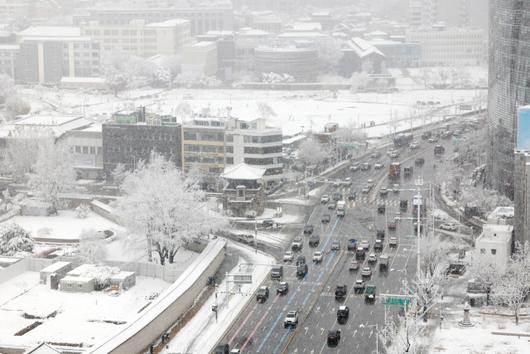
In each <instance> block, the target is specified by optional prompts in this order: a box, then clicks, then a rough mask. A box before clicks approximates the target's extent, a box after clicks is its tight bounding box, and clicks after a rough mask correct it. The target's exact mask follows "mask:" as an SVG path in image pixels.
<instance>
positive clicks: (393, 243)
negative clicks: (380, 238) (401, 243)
mask: <svg viewBox="0 0 530 354" xmlns="http://www.w3.org/2000/svg"><path fill="white" fill-rule="evenodd" d="M397 245H398V239H397V237H395V236H392V237H390V239H388V246H389V247H391V248H395V247H397Z"/></svg>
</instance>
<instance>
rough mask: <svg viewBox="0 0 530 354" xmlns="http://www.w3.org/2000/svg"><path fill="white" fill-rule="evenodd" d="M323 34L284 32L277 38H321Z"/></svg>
mask: <svg viewBox="0 0 530 354" xmlns="http://www.w3.org/2000/svg"><path fill="white" fill-rule="evenodd" d="M322 37H326V35H325V34H323V33H320V32H315V31H311V32H286V33H282V34H280V35H278V38H322Z"/></svg>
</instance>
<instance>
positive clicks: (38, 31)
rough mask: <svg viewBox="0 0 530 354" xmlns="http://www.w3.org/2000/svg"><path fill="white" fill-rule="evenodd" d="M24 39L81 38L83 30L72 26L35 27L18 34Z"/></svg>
mask: <svg viewBox="0 0 530 354" xmlns="http://www.w3.org/2000/svg"><path fill="white" fill-rule="evenodd" d="M18 35H19V36H22V37H79V36H81V28H79V27H71V26H33V27H28V28H26V29H25V30H23V31H21V32H19V33H18Z"/></svg>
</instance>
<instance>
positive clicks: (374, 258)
mask: <svg viewBox="0 0 530 354" xmlns="http://www.w3.org/2000/svg"><path fill="white" fill-rule="evenodd" d="M375 262H377V256H376V255H375V253H370V255H369V256H368V263H375Z"/></svg>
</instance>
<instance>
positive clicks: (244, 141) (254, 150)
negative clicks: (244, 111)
mask: <svg viewBox="0 0 530 354" xmlns="http://www.w3.org/2000/svg"><path fill="white" fill-rule="evenodd" d="M240 163H246V164H247V165H250V166H255V167H260V168H265V169H266V171H265V175H264V177H263V179H264V180H265V181H267V182H274V181H279V180H280V179H281V178H282V177H283V161H282V131H281V129H278V128H269V127H267V125H266V120H265V119H262V118H259V119H255V120H252V121H243V120H240V119H237V118H231V119H229V120H228V121H227V123H226V130H225V165H226V166H227V167H228V166H232V165H238V164H240Z"/></svg>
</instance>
